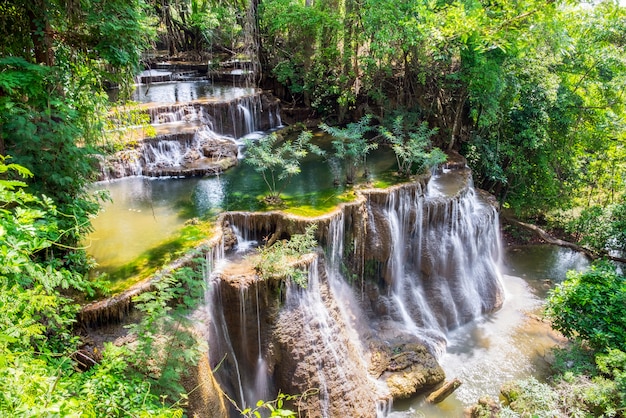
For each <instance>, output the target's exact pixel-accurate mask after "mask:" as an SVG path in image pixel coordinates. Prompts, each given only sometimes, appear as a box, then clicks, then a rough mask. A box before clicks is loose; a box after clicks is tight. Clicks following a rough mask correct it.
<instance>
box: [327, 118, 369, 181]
mask: <svg viewBox="0 0 626 418" xmlns="http://www.w3.org/2000/svg"><path fill="white" fill-rule="evenodd" d="M371 120H372V115H365V116H363V117H362V118H361V119H360V120H359V121H358V122H355V123H349V124H348V125H346V127H345V128H337V127H333V126H329V125H327V124H325V123H322V124H320V125H319V127H320V129H321V130H323V131H324V132H326V133H328V134H330V135H332V136H333V137H335V139H334V140H333V142H332V144H333V148H334V150H335V153H334V154H333V157H332V158H334V159H336V160H338V161H340V162H341V163H342V164H343V166H344V169H345V173H346V183H348V184H353V183H354V182H355V180H356V173H357V169H358V168H359V167H363V168H365V171H366V174H367V154H369V152H370V151H372V150H375V149H377V148H378V144H377V143H376V142H370V141H368V140H367V138H366V137H365V134H366V133H368V132H371V131H372V130H373V129H374V128H373V127H372V126H370V122H371Z"/></svg>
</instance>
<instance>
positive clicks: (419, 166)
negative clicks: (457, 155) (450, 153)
mask: <svg viewBox="0 0 626 418" xmlns="http://www.w3.org/2000/svg"><path fill="white" fill-rule="evenodd" d="M379 130H380V133H381V135H382V136H383V137H384V138H385V139H387V140H388V141H389V142H390V143H391V147H392V148H393V151H394V152H395V154H396V160H397V161H398V172H399V173H400V175H402V176H406V177H408V176H410V175H411V174H413V173H420V172H422V171H423V170H425V169H427V168H430V167H433V166H435V165H437V164H441V163H443V162H444V161H446V155H445V154H444V153H443V151H441V150H440V149H439V148H433V147H432V144H431V141H430V138H431V137H432V136H433V135H434V134H435V133H437V128H433V129H430V128H429V127H428V123H427V122H422V123H421V124H420V125H419V126H417V127H411V126H406V125H405V123H404V118H403V117H402V116H398V117H396V118H395V119H394V120H393V124H392V128H391V131H390V130H388V129H387V128H386V127H384V126H381V127H380V128H379Z"/></svg>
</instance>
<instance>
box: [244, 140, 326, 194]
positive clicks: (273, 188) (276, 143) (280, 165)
mask: <svg viewBox="0 0 626 418" xmlns="http://www.w3.org/2000/svg"><path fill="white" fill-rule="evenodd" d="M311 137H312V135H311V133H310V132H308V131H302V132H301V133H300V135H298V137H297V138H296V139H295V140H291V139H288V140H285V141H282V143H281V139H280V137H279V136H278V135H277V134H276V133H271V134H269V135H268V136H265V137H263V138H261V139H259V140H257V141H252V140H246V160H245V161H246V163H248V164H250V165H252V166H253V167H254V169H255V170H256V171H257V172H259V173H261V176H262V177H263V181H265V184H266V185H267V188H268V189H269V195H268V196H267V198H266V200H267V201H268V202H269V203H280V202H281V198H280V194H281V193H282V191H283V189H284V188H285V187H286V186H287V184H289V180H290V179H291V177H293V176H295V175H298V174H300V163H301V161H302V159H303V158H304V157H306V156H307V155H308V153H309V152H313V153H316V154H322V153H323V152H322V150H321V149H320V148H319V147H317V146H316V145H314V144H311Z"/></svg>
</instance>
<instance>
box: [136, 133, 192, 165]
mask: <svg viewBox="0 0 626 418" xmlns="http://www.w3.org/2000/svg"><path fill="white" fill-rule="evenodd" d="M185 145H186V144H181V143H180V142H178V141H167V140H164V141H159V142H156V143H153V142H147V143H144V144H143V145H142V147H141V154H142V156H143V159H144V163H145V166H146V168H147V169H149V170H153V169H156V168H159V167H180V166H181V165H182V164H183V161H184V158H185V154H187V151H188V149H189V148H191V147H188V146H185Z"/></svg>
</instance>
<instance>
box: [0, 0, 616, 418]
mask: <svg viewBox="0 0 626 418" xmlns="http://www.w3.org/2000/svg"><path fill="white" fill-rule="evenodd" d="M625 47H626V8H625V7H623V6H622V5H620V3H619V2H618V1H616V0H604V1H597V2H580V1H571V0H568V1H551V0H548V1H546V0H519V1H514V2H512V1H507V0H410V1H406V0H359V1H356V0H250V1H238V0H80V1H75V0H0V220H2V223H1V224H0V308H1V309H0V310H1V311H2V315H1V316H0V365H1V366H2V367H0V389H1V390H0V409H1V410H2V411H9V412H10V413H12V414H14V415H16V416H18V415H20V414H22V415H25V414H27V412H31V411H35V412H34V413H35V414H40V415H45V414H49V413H52V412H56V413H60V414H67V415H71V414H76V415H78V413H79V412H77V411H83V412H84V413H85V415H86V416H98V415H100V416H102V415H106V416H121V415H125V414H141V413H149V414H155V415H156V414H161V415H162V416H180V415H181V414H182V409H181V407H180V406H181V402H182V399H183V398H184V396H183V397H177V396H178V395H179V394H180V393H181V391H182V389H181V388H180V387H178V386H177V385H176V384H169V383H171V382H175V381H176V379H177V378H179V377H180V374H181V373H182V371H181V370H182V369H184V364H181V363H176V362H173V363H174V364H172V363H171V362H170V363H168V361H169V359H167V361H165V363H164V364H160V365H157V366H158V367H157V366H155V367H157V368H158V373H152V374H148V373H147V372H146V370H145V368H146V364H147V363H148V362H150V361H152V360H153V359H150V358H148V357H149V356H148V355H147V354H146V353H148V352H150V350H151V348H152V346H151V344H153V343H155V341H153V340H151V335H152V333H153V332H154V333H156V332H160V331H162V330H163V329H167V328H168V327H178V325H179V322H181V323H182V322H183V321H184V311H185V310H184V308H185V307H180V306H177V307H176V308H177V309H176V312H177V313H179V314H180V315H179V316H178V317H176V316H175V315H173V314H172V312H171V304H173V303H174V302H173V301H177V300H182V299H185V298H184V297H183V295H182V294H181V293H179V292H182V290H180V289H183V288H184V289H186V290H190V291H192V292H194V293H195V294H200V292H201V290H202V289H199V288H198V282H197V279H198V278H197V277H195V275H194V273H193V272H190V271H184V272H183V273H182V275H181V276H180V277H173V278H168V279H167V280H165V281H164V284H163V287H161V288H158V289H156V290H155V291H154V292H151V293H150V294H148V295H147V296H145V297H144V300H143V305H142V306H143V307H144V309H145V311H146V312H149V313H150V314H149V315H147V316H146V318H147V319H146V321H147V323H143V324H139V325H138V326H137V327H136V329H135V331H136V333H137V334H138V335H140V336H141V335H143V336H145V338H143V339H142V338H141V337H140V338H139V343H138V344H137V345H138V347H139V349H138V350H136V351H134V352H130V351H128V350H126V349H120V348H119V347H118V348H113V347H110V349H109V350H108V351H107V354H106V355H105V356H104V357H103V358H101V359H99V361H100V363H98V365H97V366H95V367H93V368H91V369H90V370H89V371H88V372H84V371H83V370H80V367H79V366H78V363H77V361H76V354H77V353H78V352H79V344H80V341H79V340H80V339H79V338H77V337H76V335H75V334H74V329H73V326H74V324H75V322H76V314H77V311H78V309H79V306H78V302H79V301H84V299H85V298H88V297H90V296H91V295H93V292H95V291H96V290H97V287H98V286H97V283H94V282H92V281H89V280H87V278H88V276H87V274H88V272H89V270H90V268H91V267H92V264H91V261H90V260H89V258H88V257H87V256H86V254H85V252H84V249H83V248H81V247H80V242H81V239H82V238H83V237H84V236H85V234H86V233H87V232H88V231H89V230H90V228H91V224H90V217H91V216H92V215H94V214H96V213H97V211H98V208H99V204H98V200H97V198H96V197H94V196H93V195H91V194H90V193H88V192H87V189H86V187H87V186H88V185H89V184H90V183H91V182H92V181H93V180H94V179H95V175H96V171H97V170H98V168H97V155H98V154H101V153H103V152H104V151H105V150H106V149H107V145H108V144H107V138H106V132H105V131H106V129H105V128H106V122H107V116H108V112H109V110H110V106H111V105H112V103H111V102H110V99H109V96H108V95H107V91H108V90H109V89H110V88H112V87H115V88H118V89H119V91H120V92H121V93H122V94H121V95H120V97H121V99H122V100H123V99H126V98H128V97H129V95H128V94H129V92H130V90H132V84H133V77H134V76H135V75H137V74H138V72H139V71H140V70H141V69H143V68H144V65H145V64H147V62H148V58H147V54H145V53H146V52H148V51H150V52H155V51H156V50H157V49H161V48H162V49H165V50H166V51H167V54H169V55H170V56H172V57H177V58H181V59H182V58H185V59H198V60H202V62H206V63H207V64H209V63H210V67H211V68H213V67H217V66H219V65H220V64H221V63H222V62H225V61H232V60H238V61H239V62H242V63H246V64H247V65H249V69H250V70H252V77H251V79H250V81H254V82H255V83H258V85H259V86H260V87H262V88H267V89H271V90H272V91H273V92H274V93H275V94H276V95H277V96H279V97H280V99H281V100H282V103H283V105H284V106H285V107H286V108H287V107H288V108H290V109H305V110H306V112H305V114H307V115H310V116H311V117H312V118H315V119H316V120H319V121H321V122H323V124H322V125H321V126H322V127H323V128H324V129H325V130H326V131H328V132H334V133H341V132H346V130H349V129H350V127H351V126H352V127H354V126H356V125H354V124H355V123H357V121H364V120H366V121H367V124H368V126H364V127H363V131H364V132H365V131H366V130H367V131H368V132H369V128H370V126H369V122H370V121H375V122H372V123H377V124H379V125H380V126H381V128H379V130H378V131H377V132H379V133H380V135H379V136H378V137H379V138H380V141H381V145H387V146H391V147H396V148H397V149H399V150H401V151H402V152H405V154H404V155H406V157H404V158H405V160H402V159H400V158H399V160H398V163H399V165H400V166H401V167H400V171H404V172H405V173H404V174H406V175H410V174H411V173H412V171H411V170H412V169H411V164H413V163H415V164H416V165H420V167H421V165H423V163H422V160H424V161H426V160H432V161H434V163H437V162H440V161H442V159H443V156H442V155H440V154H438V153H437V154H432V155H431V154H430V153H427V150H428V151H429V152H430V150H431V149H433V148H432V147H438V148H440V149H442V150H447V151H458V152H460V153H461V154H462V155H464V156H465V158H466V159H467V161H468V164H469V165H470V166H471V168H472V169H473V175H474V179H475V183H476V185H477V186H478V187H481V188H483V189H485V190H487V191H489V192H491V193H493V194H494V195H495V196H496V197H497V198H498V199H499V201H500V202H501V204H502V207H503V208H510V209H512V210H514V211H515V213H516V214H517V215H524V216H527V217H535V219H541V216H540V215H545V214H550V215H551V216H553V217H555V216H557V215H560V214H564V213H566V214H567V216H568V217H569V218H566V219H565V220H566V221H567V222H563V223H564V224H566V227H567V228H569V232H570V233H571V236H572V237H574V238H576V239H577V240H579V242H580V243H581V244H583V245H587V246H589V247H593V248H594V249H596V250H598V251H614V252H615V251H624V249H625V247H626V244H624V243H625V242H626V239H625V237H626V227H625V225H624V219H625V216H624V214H625V213H626V194H625V192H624V191H625V190H626V95H625V87H626V51H625ZM403 124H404V125H403ZM337 125H342V126H344V127H345V128H341V127H336V126H337ZM382 126H384V127H386V128H382ZM406 127H412V128H411V129H412V130H408V129H405V128H406ZM366 128H367V129H366ZM372 131H373V130H372ZM403 132H404V133H403ZM407 132H410V133H411V134H409V133H407ZM405 133H406V135H405ZM410 139H413V140H414V142H415V144H414V145H412V146H413V147H414V148H417V149H418V150H419V151H420V153H419V154H418V155H417V156H411V154H410V153H409V152H408V151H407V150H406V149H405V148H404V147H406V146H407V145H408V144H409V140H410ZM385 141H387V142H386V143H385ZM337 144H338V143H337ZM334 145H335V147H336V148H337V147H338V146H339V145H341V144H339V145H336V144H334ZM378 145H379V144H377V143H376V144H368V145H367V147H371V148H367V151H370V150H375V149H376V147H377V146H378ZM361 151H363V147H361ZM371 152H374V151H371ZM346 155H347V154H346ZM409 157H410V158H414V159H415V160H413V159H411V160H409V159H408V158H409ZM344 160H346V161H348V160H349V159H348V158H344ZM363 161H365V156H364V155H363ZM403 161H404V163H403ZM344 162H345V161H344ZM418 163H419V164H418ZM403 164H404V168H402V166H403ZM407 164H408V165H407ZM292 166H294V167H292V171H294V172H296V171H297V169H298V167H297V166H295V165H293V164H292ZM348 180H349V179H348ZM566 211H567V212H566ZM620 277H621V276H620ZM620 280H621V279H620ZM181 283H182V284H181ZM619 283H620V286H622V288H623V280H622V281H620V282H619ZM178 308H180V309H178ZM166 313H167V314H168V315H170V318H174V319H173V321H179V322H176V323H175V324H174V325H172V324H171V323H167V321H166V322H163V321H162V319H163V318H162V317H164V316H165V315H166ZM159 315H161V317H159ZM157 317H159V318H157ZM161 343H162V344H166V345H168V344H169V345H168V347H169V348H170V349H173V347H174V348H176V349H179V348H180V347H178V346H177V345H176V344H177V343H176V342H174V341H170V340H166V341H161ZM191 347H192V348H190V349H189V351H184V357H185V359H184V360H185V362H187V363H192V362H193V361H195V360H197V355H198V353H199V352H200V350H199V348H198V347H196V346H193V345H191ZM160 348H162V346H161V347H160ZM621 348H623V347H621ZM620 358H621V357H620ZM187 363H185V364H187ZM151 366H154V365H153V364H151ZM622 370H623V369H622ZM621 373H623V371H622V372H621ZM31 377H34V378H32V379H31ZM168 379H169V380H168ZM622 380H623V378H622ZM168 382H169V383H168ZM622 383H623V382H622ZM164 394H167V395H169V396H170V398H169V399H168V400H167V402H166V401H165V399H166V397H162V396H163V395H164ZM104 396H106V397H107V398H106V402H103V401H102V399H104V398H103V397H104ZM42 399H43V401H42Z"/></svg>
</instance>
